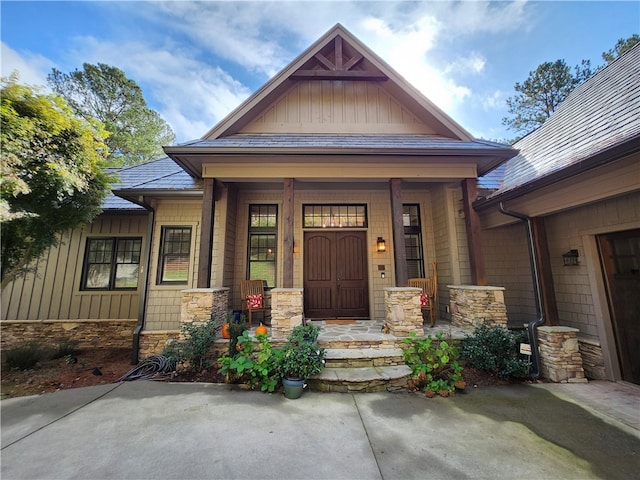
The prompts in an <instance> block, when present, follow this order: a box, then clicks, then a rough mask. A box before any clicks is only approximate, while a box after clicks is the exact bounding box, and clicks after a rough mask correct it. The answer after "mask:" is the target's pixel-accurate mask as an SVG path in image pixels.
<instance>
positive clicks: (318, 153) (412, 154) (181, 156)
mask: <svg viewBox="0 0 640 480" xmlns="http://www.w3.org/2000/svg"><path fill="white" fill-rule="evenodd" d="M165 152H166V153H167V155H169V156H170V157H171V158H172V159H173V160H174V161H175V162H176V163H178V164H179V165H180V166H182V168H184V169H185V171H187V172H188V173H189V174H190V175H191V176H192V177H194V178H202V175H203V165H204V164H207V163H218V162H233V163H239V162H247V163H250V162H252V161H255V160H257V159H260V161H261V162H263V163H264V162H265V160H266V161H267V162H268V163H271V164H287V163H290V162H298V161H306V162H309V163H313V162H317V161H323V162H327V163H330V162H335V163H336V164H338V163H344V162H345V159H346V161H347V162H349V163H353V164H360V165H362V164H380V163H386V162H388V161H389V159H390V158H398V157H401V158H402V159H403V161H408V162H415V163H417V164H419V163H428V162H439V163H441V162H447V163H451V164H455V163H470V162H471V163H474V164H476V167H477V174H478V175H483V174H485V173H486V172H489V171H491V170H493V169H494V168H496V167H497V166H498V165H500V164H501V163H502V162H504V161H506V160H508V159H509V158H511V157H513V156H514V154H515V153H516V151H514V150H513V149H504V150H491V151H488V150H485V149H464V151H460V150H451V149H389V150H385V151H383V152H381V151H380V150H379V149H369V148H365V149H361V148H329V149H327V148H318V149H309V148H288V149H273V148H264V147H255V148H243V149H240V150H239V149H237V148H229V147H227V148H213V147H165Z"/></svg>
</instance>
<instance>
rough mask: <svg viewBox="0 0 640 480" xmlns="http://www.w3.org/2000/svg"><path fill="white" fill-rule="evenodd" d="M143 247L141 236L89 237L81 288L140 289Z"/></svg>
mask: <svg viewBox="0 0 640 480" xmlns="http://www.w3.org/2000/svg"><path fill="white" fill-rule="evenodd" d="M141 248H142V239H141V238H120V237H108V238H89V239H87V251H86V254H85V259H86V260H85V265H84V270H83V279H82V285H81V289H82V290H90V289H95V290H115V289H119V288H127V289H129V288H137V286H138V273H137V272H138V264H139V263H140V250H141ZM114 251H115V255H114ZM123 265H126V266H127V268H124V267H123ZM126 272H128V273H126Z"/></svg>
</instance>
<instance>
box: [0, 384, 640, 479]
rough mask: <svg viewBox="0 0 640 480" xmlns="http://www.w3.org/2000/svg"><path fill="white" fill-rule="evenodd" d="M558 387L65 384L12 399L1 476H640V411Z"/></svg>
mask: <svg viewBox="0 0 640 480" xmlns="http://www.w3.org/2000/svg"><path fill="white" fill-rule="evenodd" d="M604 383H608V382H604ZM610 385H616V384H610ZM549 387H550V388H547V387H546V385H535V386H529V385H514V386H508V387H505V386H500V387H485V388H478V389H471V390H470V391H469V392H468V393H465V394H461V395H457V396H456V397H454V398H449V399H444V398H435V399H427V398H425V397H423V396H420V395H416V394H408V393H400V394H390V393H381V394H331V393H316V392H305V393H304V395H303V396H302V398H300V399H298V400H287V399H285V398H284V397H283V396H282V395H281V394H263V393H259V392H245V391H232V390H229V389H228V388H227V387H226V386H224V385H208V384H185V383H178V384H168V383H159V382H158V383H156V382H133V383H124V384H111V385H103V386H100V387H90V388H80V389H73V390H65V391H60V392H57V393H53V394H46V395H41V396H34V397H24V398H17V399H9V400H3V401H2V402H1V404H0V407H1V413H2V437H1V438H2V450H1V454H2V457H1V461H2V471H1V473H2V478H3V480H9V479H19V478H22V479H36V478H45V479H63V478H78V479H89V478H90V479H173V478H175V479H200V478H216V479H226V478H229V479H231V478H237V479H245V478H260V479H270V478H274V479H290V478H291V479H294V478H296V479H297V478H323V479H398V478H420V479H428V478H433V479H457V478H486V479H501V478H504V479H520V478H521V479H536V480H539V479H588V478H607V479H615V478H620V479H629V478H637V477H636V475H637V473H638V470H639V469H640V433H639V431H638V429H637V428H634V425H633V421H634V419H633V418H631V419H630V420H631V421H630V422H626V421H619V419H616V418H613V417H611V416H609V415H606V414H602V415H601V414H600V413H599V412H598V411H597V410H594V409H593V408H591V407H589V406H584V405H580V404H578V403H575V401H574V400H572V398H569V397H566V398H565V396H564V395H563V394H562V389H561V388H560V389H559V387H562V386H554V385H552V386H549ZM566 387H571V388H576V387H577V388H583V389H588V388H593V386H592V384H589V385H566ZM554 389H556V390H558V389H559V390H560V391H561V392H560V393H558V392H555V393H553V390H554ZM586 392H587V391H586V390H584V391H583V392H582V393H583V394H584V393H586ZM630 392H631V393H630V397H629V396H627V397H625V400H624V401H625V402H631V404H630V405H627V406H630V407H631V410H627V411H634V407H635V406H640V404H637V403H634V402H636V401H638V397H637V396H635V391H634V390H631V391H630ZM592 397H593V395H592V396H590V397H589V398H592ZM573 398H576V397H575V396H574V397H573ZM596 405H597V402H596ZM631 417H633V414H631Z"/></svg>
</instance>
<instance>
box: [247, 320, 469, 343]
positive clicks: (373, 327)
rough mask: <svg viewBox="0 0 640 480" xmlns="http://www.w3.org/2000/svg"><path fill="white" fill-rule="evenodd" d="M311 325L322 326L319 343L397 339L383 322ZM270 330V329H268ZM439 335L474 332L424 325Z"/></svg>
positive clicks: (443, 324) (317, 322) (319, 322)
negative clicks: (385, 329) (387, 331)
mask: <svg viewBox="0 0 640 480" xmlns="http://www.w3.org/2000/svg"><path fill="white" fill-rule="evenodd" d="M311 323H313V324H314V325H318V326H320V335H319V337H318V341H324V342H327V341H344V342H348V341H371V340H373V341H375V340H378V341H380V340H387V341H393V340H396V339H397V337H395V336H394V335H391V334H389V333H384V332H383V331H382V325H383V324H384V322H383V321H382V320H354V321H353V322H352V323H348V324H334V323H331V321H329V323H327V321H325V320H313V321H312V322H311ZM268 328H269V330H271V329H270V327H268ZM251 333H252V334H254V333H255V327H254V328H252V329H251ZM437 333H442V334H443V335H444V336H445V337H447V338H454V339H462V338H464V337H465V335H470V334H471V333H472V332H471V331H469V330H465V329H462V328H460V327H454V326H452V325H451V323H450V322H447V321H444V320H439V321H438V322H436V325H435V327H433V328H431V327H429V324H428V323H426V324H425V325H424V334H425V336H427V335H431V336H432V337H435V336H436V334H437Z"/></svg>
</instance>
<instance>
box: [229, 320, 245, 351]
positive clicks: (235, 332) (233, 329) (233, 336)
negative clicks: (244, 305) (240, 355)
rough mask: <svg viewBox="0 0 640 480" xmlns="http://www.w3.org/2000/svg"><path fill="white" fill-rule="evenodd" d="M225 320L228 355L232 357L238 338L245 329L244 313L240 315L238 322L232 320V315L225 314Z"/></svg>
mask: <svg viewBox="0 0 640 480" xmlns="http://www.w3.org/2000/svg"><path fill="white" fill-rule="evenodd" d="M227 322H228V323H229V356H230V357H232V356H234V355H235V354H236V345H237V343H238V338H240V336H242V335H243V334H244V332H245V331H246V330H247V323H246V322H245V318H244V315H242V316H241V317H240V322H239V323H236V322H234V321H233V318H232V317H230V316H227Z"/></svg>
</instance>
